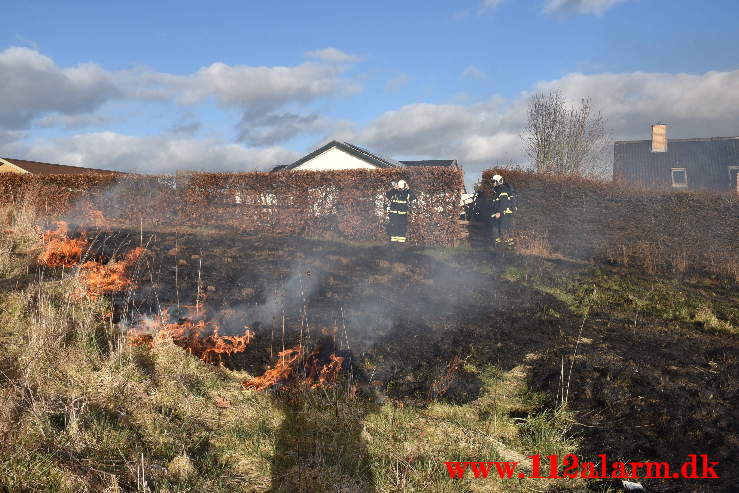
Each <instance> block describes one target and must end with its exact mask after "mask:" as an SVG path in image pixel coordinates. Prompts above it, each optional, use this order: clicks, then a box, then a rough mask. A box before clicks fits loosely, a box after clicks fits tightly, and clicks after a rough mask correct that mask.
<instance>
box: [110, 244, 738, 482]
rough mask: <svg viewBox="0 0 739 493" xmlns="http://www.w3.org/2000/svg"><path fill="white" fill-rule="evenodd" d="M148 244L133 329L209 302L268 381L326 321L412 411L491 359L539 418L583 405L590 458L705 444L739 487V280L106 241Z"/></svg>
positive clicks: (404, 253) (319, 250) (472, 391)
mask: <svg viewBox="0 0 739 493" xmlns="http://www.w3.org/2000/svg"><path fill="white" fill-rule="evenodd" d="M141 238H143V241H144V243H147V239H148V245H147V248H148V249H149V250H150V251H151V252H152V255H151V256H150V257H148V258H147V261H146V262H147V265H140V272H139V275H138V284H139V288H138V289H137V290H135V291H133V292H132V293H131V294H129V296H128V297H127V299H126V300H125V301H126V303H124V304H122V305H121V309H120V311H119V316H121V317H122V318H124V319H129V320H131V321H135V320H136V318H137V317H140V316H143V315H146V314H150V313H152V312H153V311H155V310H156V309H157V307H161V306H175V305H177V304H178V302H179V305H181V306H182V305H186V304H187V305H192V304H194V303H195V300H196V299H198V293H200V297H201V298H200V299H203V295H205V298H204V299H206V301H205V304H206V306H207V308H208V310H209V313H211V314H212V316H213V317H214V318H216V319H218V321H219V323H221V324H223V326H224V327H227V328H228V327H230V328H231V329H232V330H238V329H239V328H240V327H242V326H243V325H244V324H245V325H248V326H249V327H251V328H252V329H253V330H255V332H256V333H257V337H256V339H255V345H254V351H251V352H250V353H249V355H248V356H247V357H246V358H242V359H241V360H237V361H232V362H231V365H233V366H234V367H236V368H240V369H246V370H248V371H249V372H251V373H253V374H259V373H261V372H262V371H263V370H264V368H265V367H266V366H267V365H268V364H270V362H271V361H272V360H271V357H272V358H273V357H274V354H276V352H277V351H279V350H280V349H282V348H283V347H289V346H291V345H292V344H294V343H295V342H296V341H298V340H299V339H301V338H302V340H303V341H305V342H306V344H310V341H311V340H313V341H315V340H317V337H318V334H319V333H320V331H321V329H333V331H334V332H333V333H334V334H336V335H335V336H334V337H335V341H336V344H337V346H338V348H339V349H340V350H342V351H344V353H345V354H350V355H351V358H352V362H353V365H354V366H353V368H354V370H353V371H354V372H355V373H356V375H355V378H358V379H360V380H362V379H364V380H367V381H375V382H378V384H379V385H381V389H382V392H383V394H384V395H386V396H388V397H390V398H391V399H395V400H397V401H401V402H404V403H405V404H406V405H413V406H424V405H427V404H428V403H430V402H432V401H435V400H438V399H442V400H447V401H449V402H455V403H465V402H470V401H472V400H474V399H475V398H477V397H478V395H479V391H480V387H481V385H480V378H479V375H480V369H481V368H486V367H492V368H495V369H497V370H499V371H502V372H508V371H511V370H513V369H514V368H517V367H521V368H524V369H525V371H526V379H527V382H528V386H529V388H530V389H531V390H532V391H533V392H538V393H541V394H542V395H543V396H544V397H543V398H541V399H540V403H539V404H538V406H539V407H540V408H541V409H542V410H544V409H554V408H556V407H557V406H558V405H560V404H561V403H562V402H563V401H566V402H567V405H568V407H569V409H571V410H573V411H574V413H575V414H574V422H573V423H572V427H571V430H572V433H573V435H575V436H576V437H578V438H579V439H580V444H581V445H580V449H579V452H580V453H581V454H583V455H584V456H586V457H590V458H595V456H596V455H597V454H598V453H607V454H609V457H611V458H613V459H614V460H615V459H621V460H627V461H637V460H657V461H669V462H674V463H678V462H680V461H682V460H684V459H685V457H687V455H688V454H691V453H708V454H710V456H711V457H712V458H713V459H714V460H719V461H721V463H722V465H721V471H722V473H723V478H722V480H721V481H720V484H723V485H724V486H723V487H721V486H719V483H718V482H712V483H711V485H710V488H709V489H711V490H713V488H716V490H721V489H724V490H728V489H730V486H729V485H731V484H733V483H734V482H735V480H736V478H735V477H732V474H733V472H732V471H735V470H736V469H737V468H736V466H737V464H739V458H738V456H737V454H738V452H739V443H738V442H737V436H736V430H737V429H739V412H738V411H737V407H736V402H738V401H739V392H738V389H739V386H738V385H737V381H736V379H735V375H736V374H737V370H739V338H738V337H737V330H736V327H737V325H739V311H738V310H737V302H739V291H737V287H736V284H735V283H732V282H728V281H721V280H715V279H695V278H693V279H689V278H683V279H675V278H666V277H659V276H651V275H650V276H647V275H644V274H642V273H640V272H636V271H629V270H627V269H624V268H620V267H615V266H609V265H593V264H590V263H584V262H579V261H574V260H568V259H563V258H556V259H555V258H549V259H547V258H541V257H532V256H523V255H518V254H516V253H514V252H490V251H488V250H487V249H470V248H466V247H463V248H458V249H429V250H421V249H403V250H393V249H388V248H386V247H384V246H381V245H370V244H367V245H363V244H352V243H347V242H343V241H339V240H308V239H297V238H295V239H285V238H270V237H258V238H257V237H248V236H242V235H238V234H233V233H216V232H212V231H211V232H207V233H203V232H191V233H183V232H182V231H180V232H176V233H175V232H172V233H162V232H156V233H154V232H151V233H147V232H143V233H142V232H139V231H135V232H134V231H131V232H125V231H120V232H118V233H117V238H115V239H106V238H105V237H104V235H102V236H100V240H101V241H100V242H99V245H101V253H103V254H112V253H111V252H110V251H109V250H110V248H111V247H112V246H113V245H115V248H121V246H122V245H124V244H125V243H126V242H127V241H129V242H131V243H132V244H135V245H138V243H139V242H141ZM113 240H114V241H113ZM175 277H176V282H175ZM119 301H123V300H119ZM283 328H284V332H283ZM576 348H577V349H576ZM570 365H572V369H571V370H570ZM527 413H530V410H525V411H521V414H522V415H521V416H515V414H516V411H515V410H513V411H511V415H512V416H513V417H514V418H516V417H519V418H521V419H525V418H526V417H527V416H526V414H527ZM481 459H483V458H481ZM645 483H646V484H647V485H648V486H649V489H650V491H684V489H685V484H681V485H678V484H677V483H674V482H654V481H653V482H651V483H650V481H648V480H647V481H645ZM692 487H694V488H705V487H706V484H705V483H703V484H701V483H696V484H695V485H694V486H692ZM706 491H707V490H706Z"/></svg>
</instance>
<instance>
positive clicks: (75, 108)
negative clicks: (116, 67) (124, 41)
mask: <svg viewBox="0 0 739 493" xmlns="http://www.w3.org/2000/svg"><path fill="white" fill-rule="evenodd" d="M0 74H2V76H0V128H5V129H25V128H28V127H29V125H30V124H31V122H32V121H33V120H34V119H35V118H37V117H39V116H41V115H44V114H46V113H59V114H62V115H81V114H84V113H90V112H93V111H95V110H96V109H97V108H99V107H100V106H101V105H102V104H103V103H104V102H105V101H107V100H109V99H113V98H117V97H120V96H121V92H120V90H119V89H118V87H117V86H116V84H115V82H114V80H113V77H112V76H111V74H109V73H107V72H105V71H104V70H103V69H102V68H100V67H99V66H98V65H96V64H94V63H84V64H80V65H77V66H76V67H72V68H64V69H62V68H60V67H58V66H57V65H56V64H55V63H54V62H53V61H52V60H51V59H50V58H48V57H46V56H44V55H41V54H40V53H38V52H37V51H34V50H32V49H30V48H24V47H17V46H14V47H10V48H8V49H6V50H5V51H3V52H0Z"/></svg>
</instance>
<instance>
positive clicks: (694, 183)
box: [613, 124, 739, 192]
mask: <svg viewBox="0 0 739 493" xmlns="http://www.w3.org/2000/svg"><path fill="white" fill-rule="evenodd" d="M737 173H739V137H711V138H696V139H672V140H668V139H667V126H666V125H663V124H658V125H652V139H651V140H630V141H618V142H616V143H615V144H614V146H613V178H614V180H616V181H621V182H625V183H632V184H638V185H642V186H646V187H649V188H673V189H676V190H699V189H708V190H716V191H721V192H728V191H736V190H737Z"/></svg>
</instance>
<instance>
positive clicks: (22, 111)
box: [0, 0, 739, 182]
mask: <svg viewBox="0 0 739 493" xmlns="http://www.w3.org/2000/svg"><path fill="white" fill-rule="evenodd" d="M2 10H3V12H2V16H1V17H0V156H3V157H10V158H18V159H30V160H38V161H44V162H52V163H60V164H68V165H80V166H87V167H94V168H103V169H117V170H123V171H137V172H146V173H171V172H174V171H175V170H178V169H198V170H218V171H253V170H267V169H270V168H272V167H273V166H276V165H278V164H289V163H290V162H292V161H293V160H295V159H297V158H298V157H300V156H302V155H304V154H306V153H308V152H310V151H312V150H314V149H315V148H317V147H319V146H320V145H322V144H324V143H326V142H328V141H330V140H332V139H337V140H345V141H348V142H351V143H353V144H356V145H360V146H363V147H366V148H368V149H370V150H372V151H375V152H377V153H379V154H382V155H385V156H389V157H393V158H395V159H424V158H428V159H457V160H458V161H459V162H460V164H461V165H462V166H463V167H464V170H465V174H466V179H467V181H468V182H471V181H474V179H475V178H476V177H478V176H479V174H480V171H481V170H482V169H485V168H488V167H491V166H495V165H512V164H518V165H521V166H526V165H527V160H526V157H525V155H524V153H523V151H522V146H521V139H520V132H521V130H522V128H523V127H524V125H525V123H526V106H527V101H528V99H529V98H530V97H531V95H532V94H534V93H536V92H547V91H550V90H554V89H557V90H560V91H561V92H562V93H563V94H564V96H565V97H566V98H567V99H568V100H569V101H572V102H577V101H579V100H580V99H581V98H591V100H592V102H593V104H594V106H595V107H596V108H597V109H598V110H599V111H600V112H601V113H602V114H603V115H604V116H605V118H606V120H607V125H608V129H609V132H610V134H611V135H612V137H613V138H614V139H616V140H623V139H647V138H649V132H650V129H649V126H650V125H651V124H652V123H655V122H658V121H659V122H665V123H667V124H668V138H687V137H711V136H736V135H739V50H737V49H736V47H737V46H739V28H738V27H737V23H736V19H737V18H739V2H737V1H736V0H710V1H695V0H529V1H527V0H457V1H451V0H445V1H441V0H418V1H417V0H405V1H398V0H394V1H385V0H374V1H372V2H346V1H343V2H339V1H330V0H321V1H311V2H306V1H280V0H274V1H271V2H264V1H260V2H256V1H251V0H241V1H216V2H211V3H210V4H206V3H205V2H190V1H186V0H179V1H177V2H175V1H165V0H160V1H157V2H150V1H147V2H143V1H137V0H128V1H126V2H115V3H113V2H99V1H94V2H93V1H69V2H59V1H46V0H38V1H33V2H27V1H15V0H6V1H5V2H3V9H2Z"/></svg>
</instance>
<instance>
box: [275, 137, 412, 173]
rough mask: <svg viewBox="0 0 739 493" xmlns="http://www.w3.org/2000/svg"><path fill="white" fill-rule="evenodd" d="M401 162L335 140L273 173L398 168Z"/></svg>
mask: <svg viewBox="0 0 739 493" xmlns="http://www.w3.org/2000/svg"><path fill="white" fill-rule="evenodd" d="M402 166H403V165H402V164H400V163H399V162H397V161H395V160H393V159H390V158H386V157H384V156H380V155H379V154H376V153H373V152H370V151H368V150H367V149H364V148H362V147H359V146H357V145H354V144H350V143H348V142H339V141H337V140H333V141H331V142H329V143H328V144H326V145H324V146H322V147H320V148H318V149H316V150H315V151H313V152H311V153H310V154H307V155H306V156H304V157H302V158H300V159H298V160H297V161H295V162H293V163H292V164H288V165H287V166H277V167H275V168H273V169H272V171H304V170H309V171H330V170H340V169H376V168H397V167H402Z"/></svg>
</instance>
